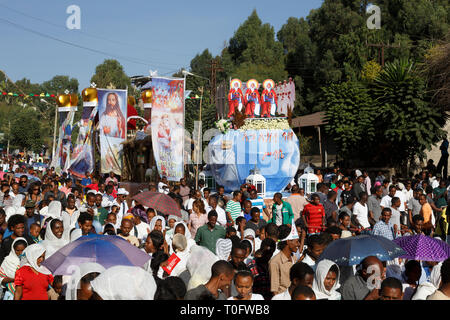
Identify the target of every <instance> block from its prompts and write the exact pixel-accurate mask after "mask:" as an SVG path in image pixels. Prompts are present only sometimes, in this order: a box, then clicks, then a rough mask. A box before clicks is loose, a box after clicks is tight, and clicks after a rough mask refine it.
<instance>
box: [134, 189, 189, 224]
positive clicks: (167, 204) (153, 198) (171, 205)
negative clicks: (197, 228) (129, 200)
mask: <svg viewBox="0 0 450 320" xmlns="http://www.w3.org/2000/svg"><path fill="white" fill-rule="evenodd" d="M133 199H134V200H136V201H137V202H139V203H140V204H142V205H143V206H146V207H149V208H153V209H155V210H156V211H158V212H161V213H163V214H164V215H167V216H168V215H174V216H177V217H180V218H181V211H180V209H179V208H178V204H177V203H176V202H175V200H173V199H172V198H171V197H169V196H168V195H167V194H165V193H160V192H152V191H144V192H141V193H138V194H137V195H135V196H134V197H133Z"/></svg>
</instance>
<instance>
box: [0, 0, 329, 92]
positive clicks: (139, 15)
mask: <svg viewBox="0 0 450 320" xmlns="http://www.w3.org/2000/svg"><path fill="white" fill-rule="evenodd" d="M321 4H322V0H283V1H273V0H270V1H269V0H259V1H247V0H241V1H235V0H228V1H218V0H195V1H182V0H172V1H155V0H128V1H117V0H114V1H113V0H88V1H86V0H70V1H66V0H41V1H37V0H20V1H18V0H8V1H6V0H0V37H1V41H0V70H3V71H5V72H6V74H7V75H8V76H9V77H10V78H11V79H12V80H13V81H17V80H20V79H22V78H27V79H30V80H31V82H32V83H42V82H43V81H47V80H50V79H51V78H52V77H53V76H55V75H68V76H70V77H74V78H76V79H78V81H79V83H80V86H79V90H80V91H81V90H82V89H83V88H85V87H89V85H90V79H91V77H92V75H93V74H94V73H95V67H96V66H97V65H99V64H101V63H102V62H103V61H104V60H105V59H117V60H118V61H119V62H120V63H121V64H122V66H123V67H124V71H125V73H126V74H127V75H128V76H135V75H145V76H147V75H149V70H157V71H158V74H159V75H171V74H172V73H174V72H176V71H177V70H179V69H180V68H183V67H184V68H186V69H189V63H190V61H191V59H192V58H193V57H195V55H196V54H198V53H201V52H203V50H204V49H209V51H210V52H211V53H212V54H213V56H215V55H218V54H220V52H221V50H222V49H223V48H224V46H225V43H226V42H227V41H228V40H229V39H230V38H231V37H232V36H233V34H234V32H235V31H236V30H237V29H238V27H239V25H241V24H242V23H243V22H244V21H245V20H246V19H247V17H248V16H249V15H250V14H251V12H252V10H253V9H256V10H257V13H258V15H259V17H260V19H261V20H262V22H263V23H270V24H271V25H272V26H273V27H274V29H275V33H276V32H278V30H280V28H281V26H282V25H283V24H285V23H286V21H287V19H288V18H289V17H297V18H299V17H306V16H307V15H308V14H309V12H310V10H311V9H316V8H319V7H320V5H321ZM71 5H77V6H78V7H79V8H80V13H81V19H80V21H81V24H80V29H79V30H77V29H73V30H71V29H68V28H67V27H66V21H67V20H68V19H69V17H70V15H71V14H70V13H66V10H67V8H68V7H69V6H71ZM80 47H82V48H80Z"/></svg>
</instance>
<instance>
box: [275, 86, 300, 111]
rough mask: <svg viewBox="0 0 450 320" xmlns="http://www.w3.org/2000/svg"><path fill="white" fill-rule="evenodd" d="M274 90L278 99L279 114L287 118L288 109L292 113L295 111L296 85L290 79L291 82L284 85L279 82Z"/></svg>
mask: <svg viewBox="0 0 450 320" xmlns="http://www.w3.org/2000/svg"><path fill="white" fill-rule="evenodd" d="M274 90H275V93H276V94H277V97H278V113H279V114H284V115H285V116H287V114H288V109H290V110H291V111H292V110H293V109H294V103H295V83H294V81H293V80H292V79H291V78H289V82H287V81H286V80H284V82H283V83H281V82H279V83H278V84H277V85H276V86H275V88H274Z"/></svg>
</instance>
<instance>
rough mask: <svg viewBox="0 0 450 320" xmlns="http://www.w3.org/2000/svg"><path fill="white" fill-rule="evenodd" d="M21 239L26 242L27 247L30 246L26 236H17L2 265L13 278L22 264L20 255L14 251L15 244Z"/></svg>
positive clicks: (5, 271) (4, 270)
mask: <svg viewBox="0 0 450 320" xmlns="http://www.w3.org/2000/svg"><path fill="white" fill-rule="evenodd" d="M19 240H23V241H25V243H26V245H25V247H27V246H28V243H27V240H26V239H25V238H22V237H17V238H16V239H14V241H13V243H12V245H11V252H10V253H9V255H8V256H6V257H5V259H4V260H3V262H2V265H1V268H2V269H3V272H4V273H5V274H6V275H7V276H8V277H9V278H12V279H14V277H15V275H16V271H17V269H18V268H19V266H20V258H19V256H18V255H16V252H15V251H14V245H15V244H16V242H17V241H19Z"/></svg>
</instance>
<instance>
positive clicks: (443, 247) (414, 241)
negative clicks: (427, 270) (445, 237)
mask: <svg viewBox="0 0 450 320" xmlns="http://www.w3.org/2000/svg"><path fill="white" fill-rule="evenodd" d="M394 242H395V243H397V244H398V245H399V246H400V247H401V248H402V249H403V250H405V251H406V254H405V255H402V256H401V258H405V259H410V260H422V261H444V260H445V259H447V258H448V257H450V246H449V245H448V244H447V243H445V242H444V241H442V240H439V239H435V238H431V237H427V236H426V235H423V234H417V235H413V236H406V237H401V238H397V239H395V240H394Z"/></svg>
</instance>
